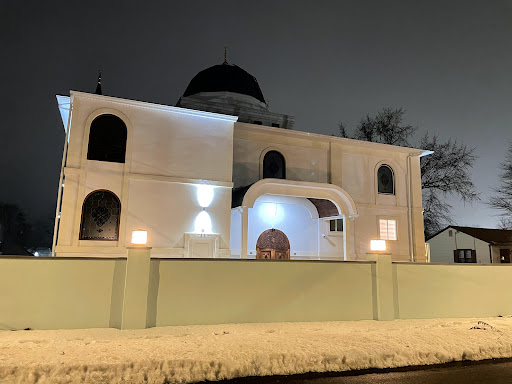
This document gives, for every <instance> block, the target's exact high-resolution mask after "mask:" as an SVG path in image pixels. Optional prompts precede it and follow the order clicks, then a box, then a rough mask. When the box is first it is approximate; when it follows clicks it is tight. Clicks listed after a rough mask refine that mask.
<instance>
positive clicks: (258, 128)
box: [235, 122, 432, 157]
mask: <svg viewBox="0 0 512 384" xmlns="http://www.w3.org/2000/svg"><path fill="white" fill-rule="evenodd" d="M237 131H244V132H254V133H261V134H267V133H270V134H273V135H281V136H286V137H292V138H297V139H306V140H313V141H318V142H324V143H338V144H342V145H349V146H352V147H360V148H368V149H372V150H383V151H388V152H389V151H392V152H400V153H404V154H408V155H412V156H420V157H421V156H424V155H426V154H430V153H432V152H430V151H426V150H424V149H418V148H409V147H399V146H396V145H389V144H381V143H374V142H371V141H362V140H355V139H348V138H344V137H337V136H328V135H322V134H319V133H310V132H302V131H293V130H287V129H282V128H274V127H267V126H263V125H256V124H248V123H241V122H237V123H236V124H235V138H236V132H237Z"/></svg>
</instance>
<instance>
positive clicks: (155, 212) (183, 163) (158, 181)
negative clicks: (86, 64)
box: [56, 92, 236, 256]
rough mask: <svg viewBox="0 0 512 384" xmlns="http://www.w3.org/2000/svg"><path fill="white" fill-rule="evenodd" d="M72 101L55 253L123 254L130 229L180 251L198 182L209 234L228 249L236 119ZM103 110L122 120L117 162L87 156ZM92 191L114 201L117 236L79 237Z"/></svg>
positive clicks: (93, 99) (118, 102) (116, 102)
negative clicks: (205, 190) (203, 189)
mask: <svg viewBox="0 0 512 384" xmlns="http://www.w3.org/2000/svg"><path fill="white" fill-rule="evenodd" d="M72 102H73V115H72V120H71V128H70V141H69V147H68V156H67V165H66V168H65V177H66V184H68V185H66V187H65V188H64V191H63V197H62V212H61V220H60V229H59V237H58V243H57V249H56V250H57V255H58V256H73V255H74V256H78V255H87V254H95V255H97V254H104V255H114V256H116V255H117V256H119V255H122V254H123V253H124V247H125V246H127V245H129V244H130V234H131V231H132V230H133V229H146V230H148V232H149V234H148V236H149V243H148V244H149V245H150V246H152V247H154V248H155V251H159V252H161V253H162V254H168V255H170V256H176V255H177V256H179V255H180V254H181V255H183V252H184V250H183V247H184V244H183V236H184V234H185V233H186V232H193V231H194V221H195V217H196V216H197V214H198V213H199V211H200V210H201V208H200V207H199V206H198V204H197V198H196V186H195V184H197V183H208V184H211V185H214V186H216V188H215V197H214V201H213V202H212V204H211V207H208V208H207V211H208V213H209V215H210V217H211V219H212V226H213V232H215V233H219V234H220V237H221V241H220V242H221V244H220V247H221V248H225V249H227V248H228V247H229V223H230V201H231V186H232V183H231V180H232V157H233V122H234V120H236V117H232V116H223V115H215V114H210V113H205V112H200V111H190V110H186V109H181V108H175V107H167V106H159V105H154V104H149V103H142V102H137V101H131V100H123V99H116V98H112V97H106V96H98V95H91V94H85V93H80V92H73V93H72ZM102 114H113V115H116V116H118V117H119V118H121V119H122V120H123V121H124V123H125V124H126V127H127V131H128V139H127V146H126V162H125V163H124V164H117V163H108V162H100V161H90V160H87V146H88V139H89V128H90V124H91V123H92V121H93V120H94V119H95V118H96V117H98V116H100V115H102ZM96 189H107V190H110V191H112V192H113V193H115V194H116V195H117V196H118V198H119V199H120V201H121V218H120V234H119V240H118V241H114V242H106V241H79V240H78V238H79V230H80V221H81V213H82V212H81V209H82V204H83V201H84V199H85V197H86V196H87V194H88V193H90V192H92V191H94V190H96ZM179 248H181V251H180V249H179Z"/></svg>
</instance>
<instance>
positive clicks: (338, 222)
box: [329, 219, 343, 232]
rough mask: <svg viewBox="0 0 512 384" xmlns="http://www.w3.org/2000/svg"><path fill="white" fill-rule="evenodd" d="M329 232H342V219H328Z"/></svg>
mask: <svg viewBox="0 0 512 384" xmlns="http://www.w3.org/2000/svg"><path fill="white" fill-rule="evenodd" d="M329 231H330V232H343V219H334V220H329Z"/></svg>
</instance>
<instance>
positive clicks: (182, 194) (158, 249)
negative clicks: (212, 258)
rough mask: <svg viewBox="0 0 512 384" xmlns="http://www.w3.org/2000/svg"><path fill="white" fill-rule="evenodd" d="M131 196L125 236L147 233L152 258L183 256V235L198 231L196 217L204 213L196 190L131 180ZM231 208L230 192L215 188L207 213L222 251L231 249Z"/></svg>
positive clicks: (192, 186)
mask: <svg viewBox="0 0 512 384" xmlns="http://www.w3.org/2000/svg"><path fill="white" fill-rule="evenodd" d="M129 196H130V199H129V201H128V206H127V208H126V210H125V212H126V214H127V223H126V235H127V236H129V234H130V233H131V231H133V230H136V229H145V230H147V231H148V246H150V247H153V255H160V256H165V255H169V256H179V255H181V256H183V250H182V249H183V248H184V246H185V244H184V234H185V233H190V232H194V231H195V220H196V217H197V215H198V214H199V213H200V212H201V211H202V207H201V206H200V205H199V203H198V201H197V186H196V185H193V184H180V183H165V182H164V183H162V182H159V181H148V180H130V183H129ZM230 207H231V188H226V187H216V188H214V194H213V200H212V203H211V205H210V206H209V207H207V208H206V212H207V213H208V214H209V215H210V218H211V220H212V232H213V233H218V234H220V237H221V244H220V248H223V249H229V237H230V218H231V208H230ZM148 218H150V219H151V221H150V220H149V219H148ZM180 249H181V250H180Z"/></svg>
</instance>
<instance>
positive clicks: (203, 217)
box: [195, 208, 212, 233]
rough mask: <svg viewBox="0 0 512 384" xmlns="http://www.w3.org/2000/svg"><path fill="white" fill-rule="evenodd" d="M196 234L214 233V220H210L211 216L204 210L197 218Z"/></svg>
mask: <svg viewBox="0 0 512 384" xmlns="http://www.w3.org/2000/svg"><path fill="white" fill-rule="evenodd" d="M195 232H196V233H211V232H212V220H211V219H210V215H209V214H208V212H206V211H205V210H204V208H203V210H202V211H201V212H199V214H198V215H197V217H196V222H195Z"/></svg>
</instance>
